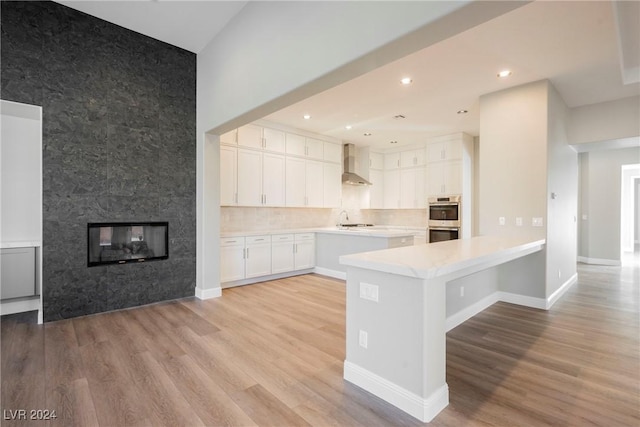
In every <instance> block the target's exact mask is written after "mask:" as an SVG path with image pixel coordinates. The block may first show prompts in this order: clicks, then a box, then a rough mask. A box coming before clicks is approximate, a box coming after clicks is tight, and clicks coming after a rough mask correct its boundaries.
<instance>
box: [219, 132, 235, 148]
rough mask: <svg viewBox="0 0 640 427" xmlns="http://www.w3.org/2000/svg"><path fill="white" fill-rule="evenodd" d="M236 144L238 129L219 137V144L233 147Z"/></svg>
mask: <svg viewBox="0 0 640 427" xmlns="http://www.w3.org/2000/svg"><path fill="white" fill-rule="evenodd" d="M237 143H238V129H234V130H232V131H229V132H227V133H223V134H222V135H220V144H229V145H235V144H237Z"/></svg>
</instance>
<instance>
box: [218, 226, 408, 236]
mask: <svg viewBox="0 0 640 427" xmlns="http://www.w3.org/2000/svg"><path fill="white" fill-rule="evenodd" d="M294 233H327V234H341V235H345V236H365V237H382V238H390V237H413V236H414V235H415V234H416V231H415V230H414V231H412V230H411V229H408V228H403V227H387V226H379V227H378V226H374V227H352V228H337V227H316V228H296V229H284V230H262V231H248V232H241V231H237V232H235V231H234V232H226V233H220V237H222V238H228V237H242V236H272V235H274V234H294Z"/></svg>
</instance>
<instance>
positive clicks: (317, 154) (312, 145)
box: [306, 138, 324, 160]
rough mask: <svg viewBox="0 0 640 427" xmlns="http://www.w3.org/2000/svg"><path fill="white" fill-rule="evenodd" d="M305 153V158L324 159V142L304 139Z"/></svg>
mask: <svg viewBox="0 0 640 427" xmlns="http://www.w3.org/2000/svg"><path fill="white" fill-rule="evenodd" d="M306 144H307V152H306V156H307V157H308V158H310V159H316V160H323V159H324V141H320V140H319V139H315V138H306Z"/></svg>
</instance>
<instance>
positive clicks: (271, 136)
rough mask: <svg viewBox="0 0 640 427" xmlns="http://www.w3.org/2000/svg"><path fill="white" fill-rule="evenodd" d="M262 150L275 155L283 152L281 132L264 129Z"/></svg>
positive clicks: (283, 139)
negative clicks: (272, 152)
mask: <svg viewBox="0 0 640 427" xmlns="http://www.w3.org/2000/svg"><path fill="white" fill-rule="evenodd" d="M262 137H263V147H262V148H263V149H265V150H267V151H274V152H277V153H284V152H285V137H284V132H282V131H281V130H276V129H270V128H264V129H263V131H262Z"/></svg>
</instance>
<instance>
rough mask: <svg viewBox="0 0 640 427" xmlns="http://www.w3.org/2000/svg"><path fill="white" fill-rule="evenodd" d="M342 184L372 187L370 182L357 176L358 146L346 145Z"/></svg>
mask: <svg viewBox="0 0 640 427" xmlns="http://www.w3.org/2000/svg"><path fill="white" fill-rule="evenodd" d="M342 183H343V184H351V185H371V183H370V182H369V181H367V180H366V179H364V178H363V177H361V176H360V175H358V174H356V146H355V145H353V144H344V173H343V174H342Z"/></svg>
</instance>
